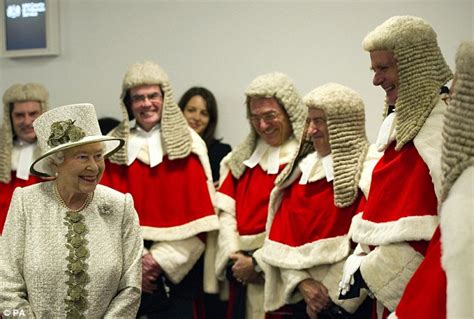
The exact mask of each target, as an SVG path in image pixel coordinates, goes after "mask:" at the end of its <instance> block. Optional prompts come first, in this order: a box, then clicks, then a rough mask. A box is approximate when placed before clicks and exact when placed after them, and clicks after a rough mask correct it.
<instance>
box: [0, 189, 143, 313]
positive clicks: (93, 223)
mask: <svg viewBox="0 0 474 319" xmlns="http://www.w3.org/2000/svg"><path fill="white" fill-rule="evenodd" d="M53 187H54V182H44V183H40V184H35V185H33V186H29V187H25V188H17V189H16V190H15V193H14V194H13V199H12V205H11V208H10V213H9V215H8V218H7V222H6V224H5V229H4V233H3V237H1V238H0V245H1V246H0V249H1V256H2V258H1V259H0V311H1V310H4V309H23V310H24V311H25V313H26V314H27V315H29V316H30V317H31V318H65V301H64V299H65V297H66V294H67V287H68V286H67V284H66V281H67V279H68V276H67V275H66V273H65V271H66V270H67V265H68V261H67V260H66V257H67V256H68V254H69V252H68V248H67V247H66V245H65V244H66V241H67V240H66V234H67V233H68V227H67V226H65V225H64V216H65V214H66V212H67V211H68V209H67V208H65V207H64V206H62V205H61V204H60V203H59V202H58V200H57V199H56V195H55V193H54V189H53ZM81 213H82V214H83V216H84V217H85V219H84V222H85V224H86V226H87V229H88V232H87V233H86V235H85V238H86V240H87V241H88V243H87V248H88V250H89V256H88V258H87V264H88V268H87V273H88V274H89V277H90V281H89V282H88V283H87V284H86V286H85V289H86V290H87V293H88V295H87V301H88V303H89V308H88V309H87V310H86V312H85V316H86V318H111V319H112V318H133V317H135V315H136V312H137V310H138V306H139V302H140V293H141V256H142V239H141V237H140V230H139V226H138V216H137V214H136V212H135V209H134V208H133V200H132V197H131V196H130V195H128V194H127V195H124V194H121V193H118V192H117V191H114V190H112V189H110V188H108V187H105V186H102V185H98V186H97V188H96V190H95V192H94V197H93V200H92V201H91V203H90V204H89V205H88V206H87V207H86V208H84V209H83V210H82V211H81Z"/></svg>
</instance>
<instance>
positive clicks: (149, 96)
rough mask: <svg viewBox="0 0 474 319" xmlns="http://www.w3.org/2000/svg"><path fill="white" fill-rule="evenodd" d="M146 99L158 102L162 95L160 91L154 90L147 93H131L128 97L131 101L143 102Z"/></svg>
mask: <svg viewBox="0 0 474 319" xmlns="http://www.w3.org/2000/svg"><path fill="white" fill-rule="evenodd" d="M146 99H148V100H150V101H151V102H158V101H161V100H163V95H162V94H161V93H158V92H155V93H151V94H147V95H132V96H131V97H130V100H132V102H133V103H143V102H145V100H146Z"/></svg>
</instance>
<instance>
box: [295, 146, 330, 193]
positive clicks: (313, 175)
mask: <svg viewBox="0 0 474 319" xmlns="http://www.w3.org/2000/svg"><path fill="white" fill-rule="evenodd" d="M321 165H322V170H323V171H324V176H325V177H326V180H327V181H328V182H330V181H332V180H333V179H334V166H333V159H332V154H331V153H330V154H328V155H326V156H324V157H322V158H321V157H319V156H318V154H317V152H313V153H311V154H309V155H308V156H306V157H305V158H304V159H303V160H302V161H301V162H300V164H299V165H298V166H299V168H300V170H301V177H300V180H299V184H300V185H306V184H307V183H308V182H312V181H315V180H318V179H320V178H322V177H323V176H321V175H322V174H321V173H323V172H322V171H321ZM316 166H319V168H318V167H316Z"/></svg>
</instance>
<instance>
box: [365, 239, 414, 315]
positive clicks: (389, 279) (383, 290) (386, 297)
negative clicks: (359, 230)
mask: <svg viewBox="0 0 474 319" xmlns="http://www.w3.org/2000/svg"><path fill="white" fill-rule="evenodd" d="M422 260H423V255H421V254H420V253H418V252H417V251H416V250H414V249H413V248H412V247H411V246H410V245H409V244H407V243H398V244H391V245H386V246H379V247H376V248H375V249H374V250H372V251H371V252H370V253H369V254H368V255H367V256H366V257H365V258H364V259H363V260H362V263H361V265H360V272H361V274H362V278H364V281H365V283H366V284H367V286H368V287H369V290H370V291H371V292H372V293H373V294H374V296H375V297H376V298H377V300H378V301H380V302H381V303H382V304H383V305H384V306H385V307H386V308H388V309H389V310H390V311H394V310H395V308H396V307H397V305H398V303H399V302H400V299H401V297H402V295H403V291H404V290H405V287H406V285H407V283H408V281H409V280H410V278H411V277H412V276H413V273H414V272H415V271H416V269H417V268H418V266H419V265H420V263H421V262H422Z"/></svg>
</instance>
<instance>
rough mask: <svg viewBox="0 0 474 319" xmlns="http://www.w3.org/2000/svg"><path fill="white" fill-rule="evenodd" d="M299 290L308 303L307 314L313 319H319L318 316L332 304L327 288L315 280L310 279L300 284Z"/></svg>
mask: <svg viewBox="0 0 474 319" xmlns="http://www.w3.org/2000/svg"><path fill="white" fill-rule="evenodd" d="M298 290H299V291H300V292H301V294H302V295H303V298H304V301H305V302H306V313H307V314H308V316H309V317H310V318H311V319H317V314H318V312H320V311H321V310H323V309H325V308H327V307H328V306H329V303H330V299H329V295H328V290H327V288H326V287H325V286H324V285H323V284H322V283H320V282H319V281H316V280H314V279H311V278H308V279H305V280H303V281H302V282H300V283H299V284H298Z"/></svg>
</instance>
